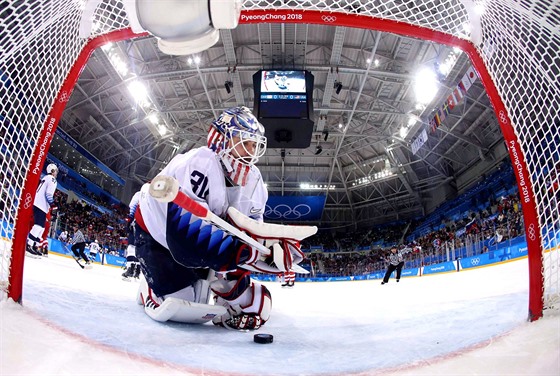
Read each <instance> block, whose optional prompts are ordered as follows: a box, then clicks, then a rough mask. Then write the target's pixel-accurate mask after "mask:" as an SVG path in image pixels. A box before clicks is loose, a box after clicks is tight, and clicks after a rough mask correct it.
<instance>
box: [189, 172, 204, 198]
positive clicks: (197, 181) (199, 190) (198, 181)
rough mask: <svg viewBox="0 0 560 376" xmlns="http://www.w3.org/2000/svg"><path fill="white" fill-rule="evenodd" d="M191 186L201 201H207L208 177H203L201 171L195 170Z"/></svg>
mask: <svg viewBox="0 0 560 376" xmlns="http://www.w3.org/2000/svg"><path fill="white" fill-rule="evenodd" d="M191 185H192V190H193V192H194V194H195V195H197V196H198V197H200V198H201V199H206V196H208V177H207V176H205V175H203V174H202V173H201V172H200V171H197V170H194V171H193V172H192V174H191Z"/></svg>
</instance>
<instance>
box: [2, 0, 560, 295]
mask: <svg viewBox="0 0 560 376" xmlns="http://www.w3.org/2000/svg"><path fill="white" fill-rule="evenodd" d="M8 4H9V5H6V6H5V7H4V8H3V9H2V10H1V11H0V12H1V13H0V26H1V27H0V30H2V31H1V32H0V46H1V48H2V53H1V54H0V92H1V93H2V101H1V102H0V127H1V128H0V132H1V133H0V139H1V140H2V153H1V154H0V158H1V160H0V171H1V172H0V173H2V174H3V175H4V176H3V179H2V180H3V181H4V182H5V183H4V186H3V188H2V195H1V197H0V206H1V209H2V210H1V212H2V218H1V220H2V222H1V226H2V237H3V238H4V239H7V240H11V239H12V227H13V225H14V223H16V213H17V209H18V205H19V202H20V197H21V194H22V189H23V188H24V187H25V181H24V180H25V179H26V176H27V173H28V170H29V163H30V159H31V155H32V153H33V152H34V150H35V149H36V145H37V142H38V140H39V137H40V133H41V130H42V128H43V126H44V121H45V119H46V118H47V114H48V112H49V110H50V108H51V106H52V104H53V101H54V100H55V98H56V97H57V92H58V90H59V88H60V86H61V84H62V83H63V81H64V79H65V77H66V76H67V74H68V72H69V71H70V69H71V67H72V65H73V64H74V62H75V61H76V58H77V57H78V54H79V53H80V51H81V49H82V48H83V47H84V45H85V43H86V41H85V40H83V39H80V38H78V30H79V25H80V18H81V15H82V10H83V9H84V4H85V2H84V1H80V0H58V1H49V0H36V1H32V2H31V1H13V2H9V3H8ZM475 5H477V6H478V8H480V7H481V6H484V8H485V9H484V11H483V13H482V16H481V17H480V23H477V22H474V21H473V20H476V18H477V16H476V12H475V11H476V10H477V9H475V7H474V6H475ZM465 6H467V7H469V8H468V9H467V8H465ZM243 7H244V10H245V12H244V13H243V15H244V16H245V19H243V17H242V22H243V20H245V22H267V20H270V18H267V16H266V14H268V15H269V16H270V14H273V12H274V11H275V10H279V9H282V10H294V11H299V12H301V11H304V12H308V11H315V12H317V11H320V12H325V13H323V15H322V17H323V21H325V22H327V21H326V20H327V19H328V22H329V24H332V25H336V24H337V23H336V15H338V14H352V15H359V16H360V17H363V18H367V17H375V18H378V19H384V20H391V21H397V22H399V24H398V25H406V24H410V25H415V26H420V27H422V28H425V29H424V30H423V31H422V29H418V30H417V34H418V35H416V34H414V32H415V31H414V30H410V29H407V33H409V34H413V35H416V36H422V33H425V32H426V30H428V29H429V30H434V31H437V32H441V33H445V34H448V35H450V36H454V37H459V38H463V39H468V38H469V37H470V34H469V33H472V36H473V37H474V36H476V35H479V36H480V39H476V38H475V39H474V40H476V41H477V49H478V52H479V53H480V55H481V57H482V59H483V61H484V63H485V65H486V67H487V70H488V72H489V74H490V77H491V78H492V81H493V82H494V84H495V86H496V88H497V90H498V93H499V97H500V98H501V101H503V103H504V105H505V108H506V109H507V112H508V114H509V118H510V120H511V123H512V126H513V129H514V132H515V136H516V138H517V139H518V141H519V143H520V145H521V151H522V154H524V157H525V159H526V164H527V168H528V173H529V176H528V180H529V182H530V184H531V186H532V188H533V192H534V195H535V204H536V208H533V210H534V209H536V212H537V215H538V227H539V229H535V231H536V232H537V233H538V232H539V231H540V235H541V249H542V250H543V258H544V259H545V262H544V264H543V265H544V269H543V276H544V281H545V287H544V288H545V291H544V294H542V295H543V296H544V297H545V300H546V304H548V305H551V304H554V302H555V301H557V299H558V294H559V290H560V289H559V278H558V270H559V267H558V252H559V251H558V249H559V248H558V246H557V243H558V239H559V237H560V233H559V231H560V230H559V227H560V219H559V218H558V214H559V209H558V204H557V203H558V200H559V199H560V198H559V197H558V196H559V189H558V179H559V178H558V174H557V173H556V171H558V170H560V165H559V161H560V156H559V152H558V149H559V146H560V139H559V138H560V136H559V133H560V132H559V129H558V128H559V124H560V115H559V113H558V107H559V106H560V103H559V102H560V86H559V85H558V82H560V73H559V71H560V69H559V68H560V55H559V51H560V32H559V27H558V25H560V5H559V4H558V2H557V1H554V0H550V1H529V0H524V1H523V0H522V1H513V0H509V1H504V0H502V1H499V0H497V1H496V0H493V1H475V2H472V1H471V0H462V1H459V0H457V1H453V0H439V1H429V0H425V1H412V0H408V1H407V0H399V1H379V0H372V1H366V0H362V1H350V0H346V1H337V0H330V1H300V0H298V1H296V0H282V1H272V0H270V1H245V2H244V4H243ZM265 11H266V12H265ZM473 12H474V13H473ZM125 16H126V15H125V14H124V11H123V6H122V4H121V2H120V1H116V0H113V1H104V2H102V4H101V5H99V7H97V10H96V12H95V17H94V21H93V24H92V30H93V33H94V34H95V35H100V34H105V33H108V32H111V31H114V30H117V29H120V28H123V27H125V26H126V25H127V22H126V18H125ZM269 16H268V17H269ZM285 21H286V22H298V18H297V17H296V18H292V19H290V18H288V19H286V20H285ZM318 22H320V21H318ZM370 24H371V26H369V25H370ZM361 25H366V26H364V27H371V28H375V27H376V25H375V22H374V21H371V20H370V21H367V22H366V23H365V24H364V23H361ZM16 151H17V152H16ZM521 158H523V156H521ZM520 191H521V190H520ZM530 204H531V203H530ZM524 211H525V209H524ZM3 249H4V251H2V264H1V268H2V269H1V271H0V273H1V278H2V280H3V281H7V280H9V278H8V277H9V274H10V265H9V260H10V255H11V249H12V247H3Z"/></svg>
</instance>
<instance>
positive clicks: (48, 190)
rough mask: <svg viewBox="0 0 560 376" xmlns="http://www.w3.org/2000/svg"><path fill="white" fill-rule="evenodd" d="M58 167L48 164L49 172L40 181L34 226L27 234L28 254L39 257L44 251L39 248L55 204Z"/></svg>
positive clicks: (34, 211) (36, 195)
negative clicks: (49, 213) (48, 214)
mask: <svg viewBox="0 0 560 376" xmlns="http://www.w3.org/2000/svg"><path fill="white" fill-rule="evenodd" d="M57 174H58V167H57V166H56V165H55V164H54V163H51V164H49V165H48V166H47V174H46V175H45V176H43V178H41V181H39V186H38V188H37V192H36V193H35V200H34V201H33V227H32V228H31V231H29V235H28V236H27V248H26V252H25V253H26V255H28V256H30V257H34V258H39V257H41V255H42V254H43V252H42V251H41V250H40V249H39V245H40V244H41V241H42V237H43V232H44V231H45V223H46V219H47V213H48V212H49V210H50V209H51V206H54V192H55V191H56V186H57V182H56V175H57Z"/></svg>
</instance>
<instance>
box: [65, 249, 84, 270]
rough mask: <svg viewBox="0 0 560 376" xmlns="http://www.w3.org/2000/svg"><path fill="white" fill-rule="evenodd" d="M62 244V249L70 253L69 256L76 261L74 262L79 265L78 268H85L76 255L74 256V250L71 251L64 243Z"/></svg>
mask: <svg viewBox="0 0 560 376" xmlns="http://www.w3.org/2000/svg"><path fill="white" fill-rule="evenodd" d="M62 246H63V247H64V249H65V250H66V251H67V252H68V253H69V254H70V256H71V257H72V259H73V260H74V261H76V264H78V265H80V268H82V269H85V266H84V265H82V263H81V262H80V260H78V259H77V258H76V256H74V252H72V251H71V250H69V249H68V247H67V246H66V244H64V243H62Z"/></svg>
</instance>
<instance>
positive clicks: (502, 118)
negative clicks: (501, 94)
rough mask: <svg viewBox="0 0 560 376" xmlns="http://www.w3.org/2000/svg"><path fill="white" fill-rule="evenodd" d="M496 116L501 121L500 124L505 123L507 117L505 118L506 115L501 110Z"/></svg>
mask: <svg viewBox="0 0 560 376" xmlns="http://www.w3.org/2000/svg"><path fill="white" fill-rule="evenodd" d="M498 115H499V117H500V121H501V122H502V123H504V124H505V123H507V116H506V114H505V113H504V111H503V110H502V111H500V113H499V114H498Z"/></svg>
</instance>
